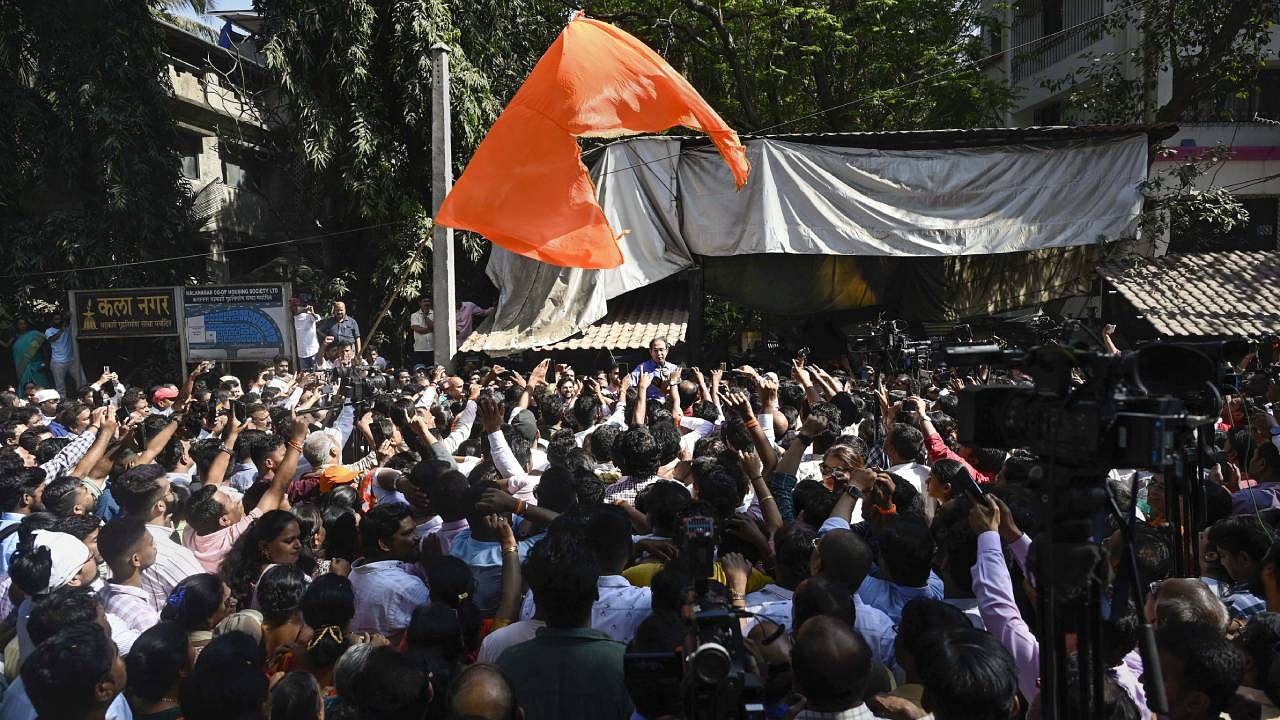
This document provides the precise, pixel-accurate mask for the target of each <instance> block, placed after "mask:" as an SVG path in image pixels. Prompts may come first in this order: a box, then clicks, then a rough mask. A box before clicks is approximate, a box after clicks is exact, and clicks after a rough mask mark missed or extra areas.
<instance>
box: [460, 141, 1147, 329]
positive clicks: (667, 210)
mask: <svg viewBox="0 0 1280 720" xmlns="http://www.w3.org/2000/svg"><path fill="white" fill-rule="evenodd" d="M961 132H966V131H961ZM746 144H747V152H748V157H749V158H750V160H751V163H752V173H751V178H750V180H749V181H748V182H747V185H746V187H745V188H743V190H742V191H741V192H735V191H734V186H733V182H732V178H731V176H730V175H729V172H728V170H727V168H725V167H724V165H723V161H722V160H720V158H719V157H718V156H717V155H715V153H714V151H713V150H710V149H706V148H694V147H685V148H684V149H683V152H682V150H681V147H682V141H681V140H680V139H678V138H635V139H631V140H626V141H622V142H618V143H614V144H612V145H609V146H607V147H606V148H604V149H603V150H601V151H600V152H599V153H598V157H599V159H598V161H597V162H596V163H595V166H594V167H593V169H592V175H593V178H594V179H595V180H596V185H597V193H598V197H599V201H600V205H601V207H602V208H603V209H604V212H605V215H606V217H607V218H608V219H609V223H610V225H611V226H612V227H613V228H614V229H615V230H617V231H619V232H624V233H626V234H625V235H623V237H622V238H621V240H620V241H619V244H620V245H621V248H622V253H623V256H624V258H625V261H624V263H623V264H622V266H621V267H618V268H614V269H611V270H578V269H572V268H558V267H553V266H549V265H546V264H544V263H541V262H538V261H535V260H531V259H529V258H525V257H523V256H518V255H514V254H512V253H510V252H507V251H506V250H503V249H501V248H498V247H494V248H493V254H492V256H491V258H490V261H489V265H488V269H487V272H488V275H489V277H490V279H491V280H492V281H493V282H494V284H495V285H496V286H497V287H498V288H499V291H500V297H499V300H498V309H497V312H496V313H495V314H494V316H493V317H492V320H491V322H486V324H485V328H484V329H486V330H487V331H488V333H487V334H486V335H484V336H483V337H484V340H483V343H482V344H483V347H469V349H471V350H487V351H490V352H497V351H503V350H509V349H514V348H530V347H539V346H544V345H549V344H551V343H554V342H558V341H560V340H563V339H565V338H567V337H570V336H571V335H573V334H574V333H576V332H578V331H580V330H582V329H583V328H585V327H587V326H588V325H590V324H591V323H593V322H595V321H596V320H599V319H600V318H602V317H604V315H605V313H606V312H607V309H608V308H607V304H606V303H607V301H608V300H610V299H612V298H614V297H617V296H619V295H621V294H623V293H625V292H628V291H630V290H634V289H637V288H640V287H644V286H645V285H648V284H651V283H653V282H656V281H658V280H661V279H663V278H665V277H668V276H670V275H672V274H674V273H677V272H679V271H681V270H683V269H686V268H690V267H693V266H694V264H695V261H694V259H695V257H697V256H705V257H708V262H710V258H719V257H731V256H739V255H746V254H755V253H785V254H794V255H825V256H863V257H868V256H870V257H879V258H883V259H885V260H886V261H890V262H891V259H892V258H911V257H916V258H936V259H941V258H947V257H950V258H956V257H957V256H965V255H986V254H991V253H1014V252H1024V251H1031V250H1041V251H1044V250H1047V249H1050V248H1065V247H1073V246H1081V245H1090V244H1095V243H1097V242H1098V241H1099V240H1100V239H1103V238H1105V239H1117V238H1121V237H1127V236H1131V235H1132V234H1133V232H1134V227H1135V223H1136V220H1137V218H1138V214H1139V212H1140V210H1141V205H1142V195H1141V192H1140V191H1139V183H1140V182H1141V181H1142V180H1144V179H1145V178H1146V173H1147V149H1148V138H1147V135H1146V133H1145V132H1143V131H1141V130H1136V129H1135V130H1133V131H1132V132H1130V133H1126V134H1124V135H1121V136H1116V135H1114V134H1113V135H1100V136H1098V137H1096V138H1083V139H1082V138H1076V139H1072V140H1070V141H1058V142H1026V143H1015V144H992V145H985V146H977V147H959V148H955V147H953V148H927V149H905V150H904V149H883V148H864V147H841V146H836V145H824V144H810V143H801V142H789V141H786V140H779V139H771V138H753V139H748V140H747V143H746ZM870 257H869V258H868V259H870ZM894 274H896V273H894ZM869 296H883V293H882V292H874V293H872V294H871V295H869ZM814 310H816V308H815V309H811V310H810V311H814ZM469 345H470V344H469Z"/></svg>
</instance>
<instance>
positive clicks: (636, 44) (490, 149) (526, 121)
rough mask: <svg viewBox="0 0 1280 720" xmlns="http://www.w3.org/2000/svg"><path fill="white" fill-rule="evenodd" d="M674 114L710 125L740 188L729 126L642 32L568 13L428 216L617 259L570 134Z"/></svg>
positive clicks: (590, 261) (647, 123)
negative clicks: (569, 18) (633, 32)
mask: <svg viewBox="0 0 1280 720" xmlns="http://www.w3.org/2000/svg"><path fill="white" fill-rule="evenodd" d="M676 125H682V126H684V127H688V128H692V129H694V130H701V131H703V132H705V133H706V134H708V135H710V136H711V140H712V141H713V142H714V143H715V145H716V147H717V148H719V150H720V154H721V155H722V156H724V159H725V162H726V163H727V164H728V165H729V168H730V169H731V170H732V171H733V176H734V180H735V181H736V182H737V187H738V189H741V188H742V186H743V184H745V183H746V181H747V173H748V172H749V170H750V164H749V163H748V162H747V156H746V150H745V149H744V148H743V146H742V143H741V142H739V140H738V134H737V133H736V132H734V131H733V128H730V127H729V126H728V125H727V124H726V123H725V122H724V120H722V119H721V118H720V116H719V115H718V114H717V113H716V111H715V110H712V109H711V106H710V105H708V104H707V102H706V101H705V100H703V99H702V97H701V96H700V95H698V92H697V91H696V90H694V89H693V86H692V85H690V84H689V81H688V80H685V79H684V77H683V76H681V75H680V73H678V72H676V71H675V69H674V68H672V67H671V66H670V65H669V64H667V62H666V61H665V60H663V59H662V58H661V57H660V56H659V55H658V54H657V53H655V52H654V51H653V50H652V49H650V48H649V47H648V46H646V45H645V44H644V43H642V42H640V41H639V40H638V39H636V38H635V37H634V36H632V35H630V34H628V33H626V32H624V31H622V30H620V29H618V28H616V27H614V26H613V25H610V24H608V23H603V22H600V21H598V20H591V19H587V18H583V17H582V14H581V13H579V14H578V15H577V16H575V18H574V19H573V20H572V21H570V22H569V24H568V25H567V26H566V27H565V29H564V30H563V31H562V32H561V33H560V36H559V37H558V38H556V41H555V43H553V44H552V45H551V47H550V48H549V49H548V50H547V52H546V53H545V54H544V55H543V56H542V59H540V60H539V61H538V64H537V65H536V66H534V68H533V72H532V73H530V74H529V77H528V78H527V79H526V80H525V82H524V85H522V86H521V87H520V90H519V92H517V93H516V95H515V97H514V98H512V99H511V103H510V104H508V105H507V107H506V109H505V110H503V111H502V114H501V115H500V116H499V117H498V120H497V122H495V123H494V124H493V127H492V128H490V129H489V134H488V135H487V136H485V139H484V141H483V142H481V143H480V147H479V148H477V149H476V153H475V155H474V156H473V157H472V158H471V163H470V164H469V165H467V169H466V170H465V171H464V172H463V173H462V177H460V178H458V182H457V183H456V184H455V185H454V186H453V191H452V192H450V193H449V195H448V197H446V198H445V200H444V204H443V205H441V206H440V211H439V212H438V213H437V214H436V218H435V221H436V222H438V223H440V224H441V225H446V226H448V227H453V228H459V229H465V230H473V231H475V232H478V233H480V234H481V235H484V236H485V237H486V238H488V239H489V240H490V241H492V242H493V243H495V244H497V245H501V246H502V247H504V248H506V249H508V250H510V251H512V252H515V253H519V254H521V255H527V256H529V257H531V258H534V259H537V260H541V261H542V262H545V263H549V264H552V265H559V266H563V267H579V268H611V267H617V266H618V265H621V264H622V252H621V251H620V250H619V249H618V240H617V239H618V235H617V234H615V232H614V230H613V229H611V228H610V227H609V223H608V221H607V220H606V219H605V216H604V212H603V211H602V210H601V209H600V206H599V205H598V204H596V194H595V187H594V186H593V185H592V183H591V178H590V177H588V175H587V168H586V167H585V166H584V165H583V164H582V159H581V149H580V148H579V147H578V142H577V139H576V138H579V137H599V138H608V137H618V136H622V135H633V134H637V133H646V132H661V131H663V130H666V129H668V128H671V127H674V126H676ZM619 230H621V228H620V229H619Z"/></svg>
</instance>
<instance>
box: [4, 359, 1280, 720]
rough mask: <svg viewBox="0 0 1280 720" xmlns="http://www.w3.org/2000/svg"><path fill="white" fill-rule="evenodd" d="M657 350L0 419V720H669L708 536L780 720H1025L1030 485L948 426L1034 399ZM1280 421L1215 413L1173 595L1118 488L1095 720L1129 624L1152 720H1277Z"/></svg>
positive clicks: (29, 403) (1141, 482)
mask: <svg viewBox="0 0 1280 720" xmlns="http://www.w3.org/2000/svg"><path fill="white" fill-rule="evenodd" d="M666 354H667V346H666V343H665V342H664V341H662V340H655V341H654V342H653V343H652V344H651V346H650V359H649V360H647V361H646V362H644V363H642V364H641V365H639V366H637V367H636V368H634V369H633V370H632V371H630V372H628V371H627V370H626V368H621V367H608V368H602V369H599V370H597V371H593V372H590V373H583V374H579V373H578V372H577V371H575V369H574V368H572V367H569V366H566V365H553V364H552V363H551V361H550V360H543V361H541V362H539V363H538V364H537V365H535V366H534V367H533V368H532V369H531V370H529V371H528V373H527V374H522V373H520V372H516V371H514V370H512V369H508V368H504V367H502V366H500V365H496V364H495V365H490V366H485V367H478V368H468V369H467V370H465V371H463V372H461V373H459V374H457V375H450V374H448V373H446V372H445V371H444V369H443V368H439V367H435V368H431V367H427V366H425V365H418V366H416V367H414V368H412V369H407V370H399V371H392V375H391V380H390V383H389V385H388V387H387V388H386V391H385V392H383V393H378V394H376V395H373V396H372V397H371V398H364V399H363V400H362V401H357V402H352V401H350V400H349V398H351V397H352V395H351V394H350V393H347V394H346V395H344V394H343V392H342V386H343V385H344V383H345V384H348V385H350V384H352V383H358V382H360V379H359V374H358V373H357V374H356V375H345V376H343V375H342V374H341V373H338V374H335V373H332V372H329V373H321V374H313V373H299V374H295V373H293V372H291V368H290V363H289V362H288V361H287V360H286V359H283V358H281V359H278V360H277V362H276V363H273V364H271V366H269V367H264V368H262V370H261V372H260V373H259V374H257V375H256V376H254V377H253V378H252V380H246V381H241V380H240V379H238V378H236V377H233V376H223V377H216V374H214V373H211V372H210V370H211V367H210V366H209V365H207V364H201V365H200V366H198V367H196V368H195V369H194V370H193V371H192V373H191V375H190V376H189V377H187V378H185V379H184V382H183V383H181V385H180V386H179V385H177V384H174V385H166V384H157V385H154V386H152V387H149V388H146V389H145V390H144V389H141V388H131V387H125V386H123V385H122V384H121V383H120V382H119V380H118V378H117V377H116V376H115V375H113V374H111V373H104V374H103V376H102V377H101V378H100V379H99V380H98V381H97V382H95V383H94V384H93V385H91V386H88V387H87V388H85V389H84V390H82V391H80V392H79V393H78V394H77V396H76V397H75V398H67V399H65V400H64V399H63V398H61V397H60V396H59V395H58V394H57V393H56V392H54V393H53V394H52V395H51V394H50V391H46V390H41V389H37V390H36V391H35V392H33V394H32V396H31V397H30V398H28V399H23V398H18V397H17V396H16V395H14V394H12V393H9V394H0V404H2V405H3V406H4V408H3V410H2V411H0V417H3V418H4V421H3V423H2V424H0V437H2V439H3V442H4V445H5V447H4V448H3V449H0V505H2V507H0V510H3V512H4V515H3V516H2V518H0V554H2V555H3V558H0V616H2V617H3V618H4V622H3V625H2V626H0V647H2V648H3V649H4V653H3V660H4V662H3V667H4V680H5V681H6V682H7V687H6V689H5V691H4V694H3V696H2V697H0V717H3V718H5V719H6V720H8V719H10V718H13V719H18V718H22V719H26V718H34V717H37V716H38V717H40V718H51V719H52V718H57V719H59V720H64V719H65V720H72V719H75V720H79V719H81V718H103V717H105V718H130V717H132V718H145V719H148V720H149V719H153V718H154V719H160V718H165V719H168V718H187V720H203V719H204V718H217V719H218V720H249V719H254V720H262V719H265V718H271V719H272V720H276V719H277V718H279V719H288V720H294V719H302V718H307V719H311V718H318V717H321V716H322V713H323V717H327V718H330V719H333V718H358V719H361V720H364V719H375V718H376V719H382V718H388V719H389V718H451V717H458V718H464V717H465V718H492V719H494V720H498V719H500V718H518V717H524V718H529V719H530V720H543V719H546V720H551V719H561V718H584V719H585V718H628V717H638V718H650V719H654V718H679V717H682V716H684V715H683V712H684V710H683V708H682V706H681V687H680V682H679V680H678V679H674V678H665V679H662V678H659V679H655V678H653V677H649V676H645V677H639V676H634V675H628V673H627V672H626V670H625V668H624V655H625V654H626V653H628V652H633V653H670V652H673V651H677V650H679V649H681V648H682V646H683V645H685V643H686V634H685V632H686V627H685V625H684V622H685V621H684V620H683V619H682V617H681V609H682V605H683V604H684V602H685V599H686V596H687V592H688V590H689V589H690V588H691V587H692V586H693V584H694V580H695V578H694V577H693V570H692V567H691V564H690V563H689V561H688V557H689V553H687V552H685V543H686V537H685V534H684V532H683V528H684V521H685V519H686V518H691V517H707V518H712V519H713V521H714V528H715V529H714V543H715V545H716V553H715V558H716V561H715V563H714V566H713V572H712V578H711V579H710V584H711V587H712V588H713V589H714V591H715V592H716V593H718V594H719V596H721V597H723V598H724V599H725V601H726V602H727V603H729V604H731V605H733V606H735V607H737V608H740V609H742V610H744V611H745V614H744V618H745V619H743V620H742V621H741V623H742V632H743V635H744V637H745V646H746V650H747V652H748V655H749V657H748V658H746V662H747V665H748V667H749V668H750V669H751V670H752V671H753V672H756V673H758V674H759V675H760V676H761V678H762V679H763V681H764V693H765V698H764V700H765V705H766V708H767V713H768V715H769V716H770V717H778V718H801V719H805V718H814V719H818V718H840V719H842V720H854V719H858V720H863V719H868V718H877V717H879V718H893V719H897V718H921V717H933V718H936V719H937V720H951V719H961V718H963V719H965V720H985V719H988V718H990V719H996V718H1023V717H1039V704H1038V700H1039V694H1040V687H1041V682H1040V678H1039V646H1040V642H1041V641H1042V640H1043V641H1047V642H1050V643H1051V647H1052V646H1053V643H1054V642H1055V639H1054V638H1044V637H1041V636H1040V635H1039V634H1038V633H1039V623H1038V622H1037V619H1036V617H1035V603H1034V602H1033V599H1034V596H1035V589H1034V588H1035V576H1036V571H1035V568H1034V567H1033V566H1029V563H1028V558H1029V557H1034V556H1033V555H1032V554H1031V553H1030V552H1029V550H1030V546H1031V543H1032V538H1033V537H1035V535H1036V533H1037V532H1038V531H1039V529H1040V528H1041V526H1042V523H1041V518H1039V517H1037V512H1036V504H1035V502H1033V500H1032V491H1031V489H1030V487H1029V484H1030V482H1031V477H1032V475H1033V468H1034V466H1035V463H1036V460H1035V458H1033V457H1031V456H1029V455H1027V454H1025V453H1022V452H1019V451H1016V450H1015V451H1012V452H1006V451H1004V450H996V449H992V448H981V447H971V446H965V445H961V444H960V443H958V442H957V439H956V437H957V429H956V423H955V420H954V419H953V417H954V414H955V407H956V401H957V398H956V391H957V390H958V389H959V388H961V387H963V386H964V385H966V384H973V383H983V382H1011V383H1018V382H1025V381H1026V378H1025V377H1021V376H1019V375H1018V374H1016V373H1014V374H1013V375H1005V374H1003V373H1000V372H997V371H991V370H983V371H982V372H981V373H978V377H968V378H960V377H939V376H936V375H935V376H933V377H932V378H924V379H921V378H916V377H911V376H909V375H905V374H903V375H897V374H892V373H886V374H884V375H883V376H881V375H879V374H878V373H875V372H872V371H869V370H865V369H861V368H859V369H858V370H857V371H855V370H854V368H852V367H851V366H850V364H849V363H848V362H847V360H844V359H841V360H839V361H838V362H835V363H833V364H829V365H826V366H825V367H824V366H823V364H821V363H813V362H809V360H808V358H806V357H804V356H799V357H797V358H795V359H794V360H791V361H790V363H789V366H788V365H786V364H784V365H782V366H780V367H778V368H776V371H775V372H767V371H764V370H766V369H765V368H761V369H759V370H757V369H753V368H751V367H745V366H744V367H740V368H737V369H732V370H725V369H714V370H710V371H704V370H701V369H699V368H696V367H679V366H676V365H674V364H672V363H670V362H668V360H667V357H666ZM344 362H345V365H346V366H350V365H352V364H353V360H352V358H346V359H345V361H344V359H342V358H339V359H338V360H337V363H336V364H337V365H338V366H339V367H342V366H343V364H344ZM1278 396H1280V390H1278V389H1277V386H1276V383H1275V380H1274V378H1273V377H1272V376H1270V375H1268V374H1266V373H1258V374H1256V375H1253V376H1252V377H1250V378H1249V379H1248V382H1247V384H1246V390H1245V392H1243V393H1242V394H1241V395H1240V396H1237V397H1233V398H1229V399H1228V402H1227V406H1226V407H1224V412H1223V417H1222V422H1221V423H1220V425H1219V432H1220V435H1221V436H1222V440H1223V442H1224V453H1223V457H1222V458H1221V462H1220V465H1219V467H1218V468H1217V469H1216V470H1215V472H1214V473H1213V474H1212V476H1211V479H1210V486H1209V487H1208V488H1207V493H1208V508H1209V521H1210V525H1209V527H1208V529H1207V530H1206V531H1205V533H1204V534H1203V535H1202V537H1201V539H1200V541H1201V546H1202V547H1201V549H1202V554H1201V557H1202V567H1201V568H1200V577H1194V578H1170V577H1168V576H1169V574H1170V555H1171V548H1170V542H1169V533H1168V528H1167V527H1166V523H1165V521H1164V513H1163V510H1164V507H1163V480H1162V478H1161V477H1160V476H1159V475H1155V476H1151V475H1149V474H1147V473H1138V474H1137V477H1138V482H1137V483H1136V485H1135V484H1134V483H1133V477H1134V473H1133V472H1132V471H1128V472H1126V471H1123V470H1120V471H1116V472H1114V473H1113V476H1112V477H1111V478H1110V479H1109V481H1108V482H1110V483H1112V484H1113V487H1114V489H1115V490H1116V491H1117V494H1118V495H1120V497H1121V503H1122V504H1133V503H1136V504H1137V513H1138V515H1139V517H1140V518H1142V519H1143V523H1142V524H1141V525H1140V527H1139V528H1138V531H1137V532H1136V534H1135V539H1134V542H1135V543H1137V558H1138V563H1139V568H1138V571H1139V574H1140V576H1141V577H1140V578H1139V579H1140V581H1141V583H1142V584H1143V587H1149V588H1150V592H1149V594H1148V598H1147V602H1146V604H1145V607H1126V608H1119V609H1118V612H1117V613H1116V614H1115V616H1116V618H1118V619H1116V620H1114V621H1111V622H1108V623H1106V624H1105V627H1104V634H1103V639H1104V645H1105V648H1104V657H1105V658H1106V662H1107V664H1108V665H1109V666H1110V667H1111V668H1112V669H1111V670H1110V672H1108V674H1107V676H1106V679H1105V682H1106V685H1105V693H1104V695H1105V697H1104V700H1105V706H1106V712H1107V715H1106V717H1108V718H1147V717H1152V716H1153V715H1152V713H1151V712H1150V711H1149V710H1148V708H1147V704H1146V701H1145V697H1144V690H1143V685H1142V682H1141V678H1142V675H1143V672H1144V670H1143V667H1142V661H1141V659H1140V658H1139V656H1138V654H1137V653H1136V652H1135V650H1134V647H1135V635H1134V632H1133V628H1134V626H1135V624H1136V618H1137V617H1138V615H1139V614H1142V615H1144V616H1145V617H1146V619H1147V620H1148V621H1150V622H1151V623H1153V624H1154V625H1155V626H1156V627H1157V640H1158V645H1159V650H1160V656H1161V659H1162V661H1163V662H1162V667H1161V672H1162V673H1163V676H1164V682H1165V688H1166V689H1167V691H1168V700H1169V706H1170V714H1169V717H1172V718H1176V719H1178V720H1183V719H1186V720H1194V719H1198V718H1216V717H1220V716H1224V714H1227V713H1229V714H1230V717H1233V718H1243V717H1251V718H1259V717H1274V716H1276V714H1277V712H1276V706H1277V705H1278V704H1280V702H1278V701H1280V664H1276V663H1275V662H1274V660H1275V658H1276V657H1277V655H1276V650H1275V648H1277V647H1280V644H1278V643H1280V614H1277V611H1280V587H1278V582H1277V564H1280V544H1277V545H1275V546H1273V545H1272V538H1273V536H1274V531H1273V527H1274V524H1275V521H1276V519H1277V518H1276V517H1275V516H1274V514H1273V513H1274V512H1280V511H1277V510H1275V508H1278V507H1280V501H1277V500H1276V496H1277V492H1278V490H1277V489H1280V441H1277V439H1276V438H1277V435H1278V434H1280V430H1277V429H1276V428H1277V422H1276V420H1275V418H1274V417H1273V416H1272V415H1270V414H1269V413H1268V412H1267V411H1266V410H1265V409H1264V403H1269V402H1273V401H1275V400H1277V399H1278ZM24 400H25V401H24ZM966 477H967V478H972V479H973V480H976V481H977V482H978V483H979V484H981V485H982V486H983V490H984V491H985V493H984V494H983V495H981V496H972V497H971V496H970V495H967V494H965V493H963V492H961V491H960V488H962V487H965V484H966ZM1134 487H1137V488H1138V493H1137V494H1136V495H1134V494H1133V493H1132V489H1133V488H1134ZM1113 557H1114V558H1118V557H1119V554H1115V555H1113ZM1113 562H1115V561H1113ZM1032 564H1033V563H1032ZM1132 604H1133V603H1132V602H1131V603H1130V605H1132ZM1067 647H1068V648H1071V647H1073V643H1072V642H1071V641H1070V639H1068V642H1067ZM683 649H684V650H686V651H687V650H689V648H683ZM1067 660H1068V662H1069V663H1070V658H1067ZM1273 670H1274V672H1273ZM1072 677H1074V675H1072ZM1079 716H1080V717H1086V714H1085V712H1084V711H1083V710H1081V714H1080V715H1079Z"/></svg>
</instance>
